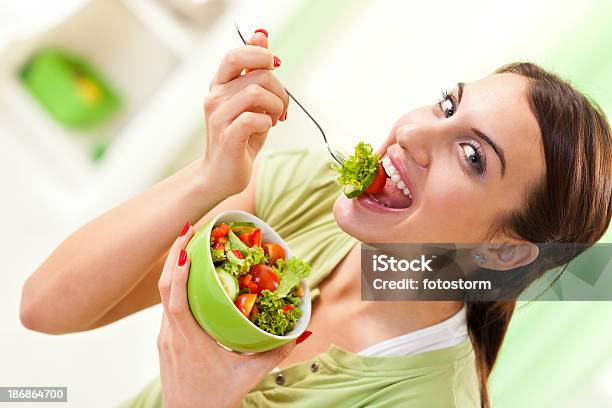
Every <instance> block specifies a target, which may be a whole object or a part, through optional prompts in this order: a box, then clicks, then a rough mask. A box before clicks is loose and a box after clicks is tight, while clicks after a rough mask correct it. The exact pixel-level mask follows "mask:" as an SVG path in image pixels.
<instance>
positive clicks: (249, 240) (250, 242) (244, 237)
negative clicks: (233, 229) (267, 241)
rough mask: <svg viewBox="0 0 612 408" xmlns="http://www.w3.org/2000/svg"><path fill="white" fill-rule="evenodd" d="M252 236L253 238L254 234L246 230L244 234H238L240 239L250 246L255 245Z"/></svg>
mask: <svg viewBox="0 0 612 408" xmlns="http://www.w3.org/2000/svg"><path fill="white" fill-rule="evenodd" d="M252 238H253V235H252V233H250V232H245V233H244V234H239V235H238V239H239V240H241V241H242V242H244V245H246V246H249V247H250V246H253V240H252Z"/></svg>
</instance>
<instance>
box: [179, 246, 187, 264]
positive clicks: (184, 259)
mask: <svg viewBox="0 0 612 408" xmlns="http://www.w3.org/2000/svg"><path fill="white" fill-rule="evenodd" d="M185 262H187V251H185V250H184V249H181V255H180V256H179V260H178V266H183V265H185Z"/></svg>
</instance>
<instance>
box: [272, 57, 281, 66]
mask: <svg viewBox="0 0 612 408" xmlns="http://www.w3.org/2000/svg"><path fill="white" fill-rule="evenodd" d="M280 63H281V60H280V58H278V57H277V56H276V55H275V56H274V68H278V67H280Z"/></svg>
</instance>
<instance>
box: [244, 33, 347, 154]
mask: <svg viewBox="0 0 612 408" xmlns="http://www.w3.org/2000/svg"><path fill="white" fill-rule="evenodd" d="M234 25H235V26H236V31H237V32H238V35H239V36H240V39H241V40H242V43H243V44H245V45H246V43H247V42H246V40H245V39H244V37H243V36H242V33H241V32H240V28H239V27H238V24H236V23H234ZM284 89H285V92H287V95H289V97H290V98H291V99H293V102H295V103H296V105H297V106H299V107H300V108H301V109H302V110H303V111H304V113H305V114H306V116H308V117H309V118H310V120H312V122H313V123H314V124H315V126H316V127H317V128H318V129H319V132H321V135H322V136H323V140H324V141H325V146H326V147H327V151H328V152H329V154H330V155H331V157H332V159H334V160H335V161H336V163H338V164H339V165H341V166H342V163H344V162H345V161H346V157H344V155H343V154H342V153H340V152H339V151H338V150H336V149H333V148H332V147H331V146H330V144H329V142H328V141H327V136H325V132H324V131H323V128H322V127H321V125H319V123H318V122H317V121H316V120H315V118H313V117H312V115H311V114H310V113H308V111H307V110H306V108H304V106H303V105H302V104H301V103H300V102H299V101H298V100H297V99H295V96H293V95H292V94H291V92H289V90H288V89H287V88H284Z"/></svg>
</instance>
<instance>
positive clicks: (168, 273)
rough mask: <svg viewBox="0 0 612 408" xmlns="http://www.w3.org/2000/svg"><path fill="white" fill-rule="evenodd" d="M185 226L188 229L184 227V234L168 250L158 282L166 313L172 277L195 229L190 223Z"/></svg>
mask: <svg viewBox="0 0 612 408" xmlns="http://www.w3.org/2000/svg"><path fill="white" fill-rule="evenodd" d="M185 227H186V228H187V229H185V228H183V231H182V235H181V236H179V237H178V238H177V239H176V240H175V241H174V243H173V244H172V246H171V247H170V250H169V251H168V256H167V257H166V262H165V263H164V268H163V269H162V273H161V275H160V277H159V282H158V284H157V287H158V289H159V296H160V298H161V303H162V305H163V306H164V312H165V313H168V312H169V302H170V296H171V288H172V277H173V275H174V272H175V269H176V265H177V264H178V259H179V256H180V253H181V250H182V249H184V248H185V247H186V246H187V244H188V243H189V240H190V239H191V237H193V234H194V229H193V227H192V226H191V225H190V224H186V225H185Z"/></svg>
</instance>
